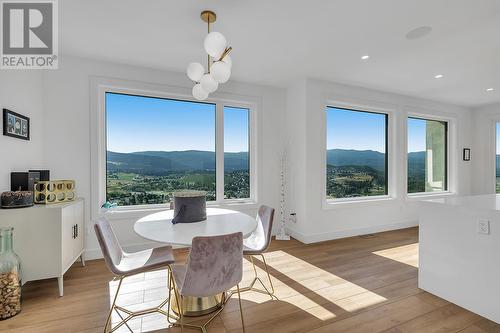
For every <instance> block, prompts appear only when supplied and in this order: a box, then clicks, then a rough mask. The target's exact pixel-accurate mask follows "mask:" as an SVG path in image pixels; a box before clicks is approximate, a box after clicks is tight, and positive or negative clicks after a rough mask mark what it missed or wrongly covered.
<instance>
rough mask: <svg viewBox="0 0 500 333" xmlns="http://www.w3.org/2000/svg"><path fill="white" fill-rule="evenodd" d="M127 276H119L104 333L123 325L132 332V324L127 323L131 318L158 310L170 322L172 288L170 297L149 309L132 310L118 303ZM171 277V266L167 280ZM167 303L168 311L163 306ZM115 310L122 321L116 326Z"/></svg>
mask: <svg viewBox="0 0 500 333" xmlns="http://www.w3.org/2000/svg"><path fill="white" fill-rule="evenodd" d="M125 277H126V276H119V277H118V278H119V283H118V288H117V290H116V293H115V296H114V299H113V303H112V304H111V309H110V310H109V313H108V317H107V319H106V324H105V325H104V333H112V332H114V331H116V330H117V329H119V328H120V327H122V326H126V327H127V328H128V329H129V330H130V331H131V332H132V329H131V328H130V326H129V325H128V323H127V322H128V321H129V320H130V319H132V318H134V317H138V316H143V315H147V314H151V313H156V312H157V313H161V314H162V315H164V316H166V317H167V321H168V322H169V323H170V320H169V318H170V317H171V315H170V296H171V294H170V289H169V295H168V299H166V300H164V301H162V302H161V303H160V304H159V305H158V306H156V307H153V308H148V309H144V310H140V311H130V310H128V309H126V308H124V307H121V306H118V305H116V300H117V298H118V294H119V292H120V288H121V286H122V282H123V279H124V278H125ZM171 277H172V274H171V271H170V267H167V281H169V280H170V279H171ZM115 279H116V278H115ZM169 286H170V283H169ZM165 305H168V309H167V311H165V310H163V307H164V306H165ZM113 311H116V313H117V314H118V316H119V317H120V319H121V321H120V322H119V323H118V324H117V325H116V326H115V327H112V323H111V316H112V314H113ZM119 311H121V312H122V313H124V314H125V315H126V316H122V314H121V313H120V312H119Z"/></svg>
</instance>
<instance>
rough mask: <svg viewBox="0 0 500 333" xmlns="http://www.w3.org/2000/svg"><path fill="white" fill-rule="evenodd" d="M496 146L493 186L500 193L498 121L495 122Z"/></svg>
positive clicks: (499, 125)
mask: <svg viewBox="0 0 500 333" xmlns="http://www.w3.org/2000/svg"><path fill="white" fill-rule="evenodd" d="M495 127H496V148H495V179H496V181H495V184H496V185H495V188H496V193H500V122H497V123H496V126H495Z"/></svg>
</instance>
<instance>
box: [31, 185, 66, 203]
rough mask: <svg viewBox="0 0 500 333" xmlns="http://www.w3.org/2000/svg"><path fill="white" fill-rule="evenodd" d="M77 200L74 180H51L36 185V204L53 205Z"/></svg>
mask: <svg viewBox="0 0 500 333" xmlns="http://www.w3.org/2000/svg"><path fill="white" fill-rule="evenodd" d="M75 198H76V194H75V181H74V180H51V181H40V182H36V183H35V203H38V204H53V203H61V202H66V201H73V200H75Z"/></svg>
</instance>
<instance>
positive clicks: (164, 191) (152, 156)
mask: <svg viewBox="0 0 500 333" xmlns="http://www.w3.org/2000/svg"><path fill="white" fill-rule="evenodd" d="M105 98H106V99H105V108H106V118H105V119H106V200H107V201H110V202H113V203H117V204H118V206H132V205H151V204H165V203H168V202H169V201H170V200H171V198H172V192H173V191H176V190H181V189H192V190H203V191H206V192H207V200H208V201H221V200H224V197H223V196H222V195H221V196H218V193H219V192H221V193H222V192H224V196H225V197H226V198H228V199H233V198H249V197H250V167H249V139H248V136H249V126H250V124H249V112H250V110H249V109H238V108H228V107H224V111H223V112H224V119H225V120H224V126H222V128H218V126H216V123H217V112H218V111H217V109H218V108H217V105H216V104H213V103H201V102H191V101H183V100H175V99H166V98H158V97H148V96H138V95H129V94H122V93H115V92H106V93H105ZM217 131H220V133H218V132H217ZM218 135H220V137H222V136H224V143H225V146H226V147H225V148H224V152H223V154H224V163H217V156H218V150H219V149H222V145H221V146H220V147H219V146H217V144H216V142H217V136H218ZM226 139H227V140H226ZM221 154H222V151H221ZM221 156H222V155H221ZM218 164H219V165H218ZM222 164H224V165H225V166H224V168H222ZM218 173H224V176H222V174H221V177H217V174H218ZM217 179H223V180H224V184H217V182H216V180H217ZM221 186H223V188H224V191H222V187H221ZM219 187H221V190H220V191H219V190H218V188H219Z"/></svg>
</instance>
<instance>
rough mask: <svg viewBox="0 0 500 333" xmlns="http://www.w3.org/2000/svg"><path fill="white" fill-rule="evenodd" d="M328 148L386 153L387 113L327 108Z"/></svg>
mask: <svg viewBox="0 0 500 333" xmlns="http://www.w3.org/2000/svg"><path fill="white" fill-rule="evenodd" d="M326 123H327V133H328V134H327V145H326V147H327V149H355V150H374V151H378V152H381V153H385V115H383V114H378V113H368V112H357V111H351V110H345V109H337V108H333V107H329V108H327V111H326Z"/></svg>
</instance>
